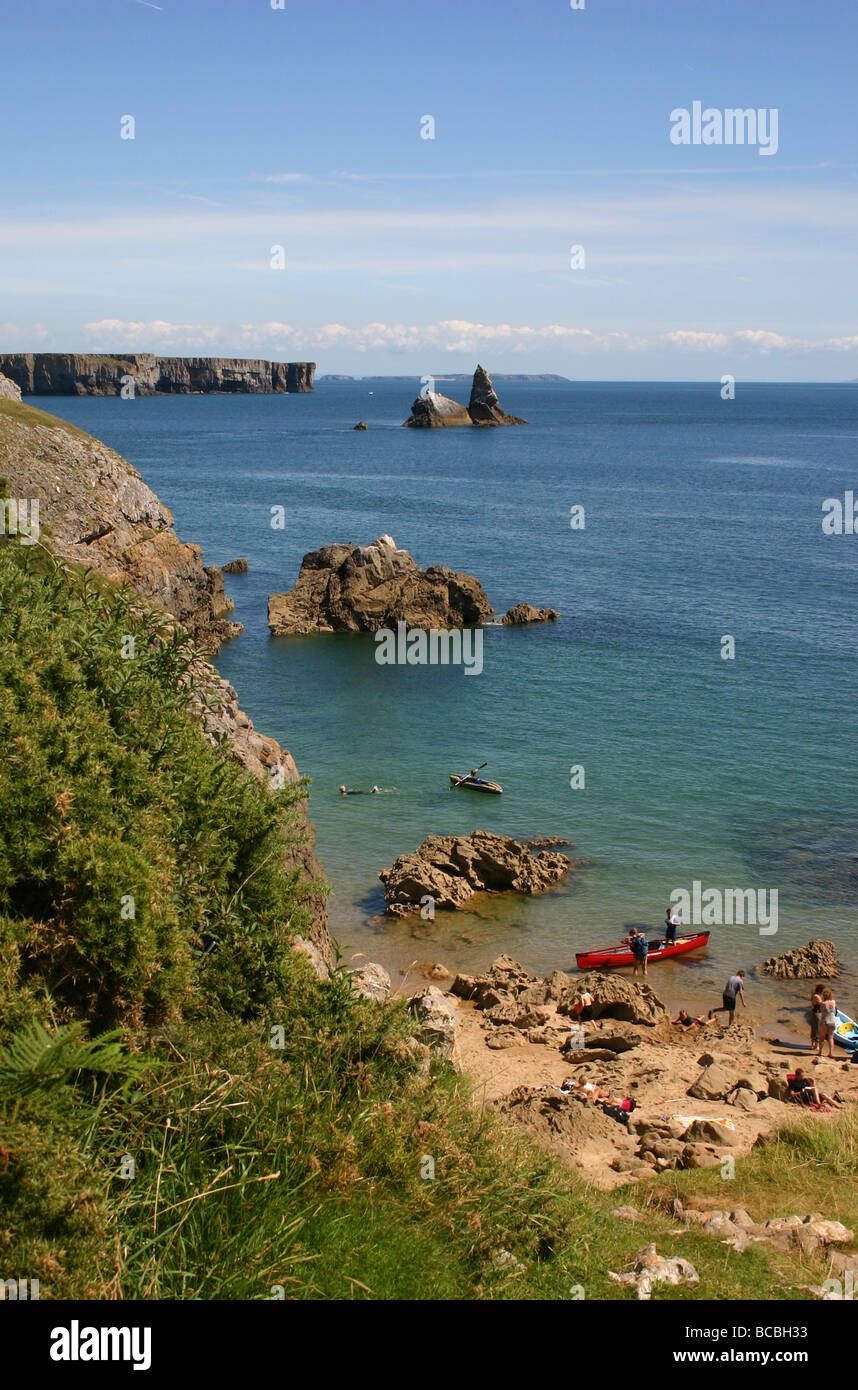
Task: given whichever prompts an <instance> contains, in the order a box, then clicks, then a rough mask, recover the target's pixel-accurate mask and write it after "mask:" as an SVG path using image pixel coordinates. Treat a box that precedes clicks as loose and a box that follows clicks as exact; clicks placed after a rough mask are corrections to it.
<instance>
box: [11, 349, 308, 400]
mask: <svg viewBox="0 0 858 1390" xmlns="http://www.w3.org/2000/svg"><path fill="white" fill-rule="evenodd" d="M315 370H316V364H315V362H266V361H264V360H263V359H262V358H242V357H154V356H153V355H152V354H151V353H127V354H124V355H113V354H104V353H76V352H75V353H62V352H7V353H0V372H3V373H4V374H5V375H6V376H7V377H9V378H10V380H12V381H14V382H15V383H16V385H17V386H19V387H20V388H21V391H22V392H23V394H24V395H25V396H115V395H118V394H119V392H120V390H121V388H122V386H123V384H125V385H126V386H127V385H128V383H127V381H126V382H125V383H123V381H122V378H123V377H125V378H129V377H130V378H131V380H132V382H133V389H134V394H135V395H138V396H154V395H159V394H163V395H175V394H179V395H189V394H191V393H195V392H201V393H206V392H214V391H220V392H233V393H239V394H247V393H251V394H258V393H267V392H278V393H279V392H290V393H292V392H306V391H312V390H313V375H314V373H315Z"/></svg>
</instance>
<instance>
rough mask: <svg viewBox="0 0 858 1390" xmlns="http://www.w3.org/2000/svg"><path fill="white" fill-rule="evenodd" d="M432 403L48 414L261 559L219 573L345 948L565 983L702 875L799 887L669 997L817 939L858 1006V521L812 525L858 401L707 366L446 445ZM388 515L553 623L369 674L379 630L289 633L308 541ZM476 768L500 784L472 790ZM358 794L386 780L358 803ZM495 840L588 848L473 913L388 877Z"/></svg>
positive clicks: (556, 397) (726, 937)
mask: <svg viewBox="0 0 858 1390" xmlns="http://www.w3.org/2000/svg"><path fill="white" fill-rule="evenodd" d="M442 389H443V388H442ZM448 389H449V394H451V395H456V394H457V393H458V394H460V395H461V394H462V391H463V388H462V387H461V386H459V385H458V384H457V386H456V387H450V388H448ZM464 389H466V388H464ZM370 391H373V393H374V394H373V395H370V394H369V392H370ZM415 393H416V386H415V388H412V387H410V386H409V385H408V384H407V383H396V384H395V383H380V382H368V383H360V382H356V383H341V384H330V385H326V384H325V383H322V384H321V385H320V386H319V387H318V388H317V390H316V392H315V394H313V395H308V396H295V397H292V396H289V397H286V396H273V397H250V396H240V397H214V396H208V397H167V398H157V399H142V400H137V401H133V402H126V401H120V400H117V399H87V398H84V399H71V398H63V399H54V400H45V401H40V402H38V403H39V404H41V405H44V406H45V408H46V409H49V410H53V411H55V413H57V414H59V415H62V416H64V417H65V418H67V419H70V420H72V421H74V423H76V424H79V425H81V426H82V427H83V428H85V429H87V430H90V431H91V432H92V433H94V434H96V435H98V436H99V437H100V438H102V439H104V440H106V441H107V442H108V443H110V444H112V445H113V446H114V447H116V448H118V449H119V450H120V451H121V452H122V453H123V454H125V456H126V457H127V458H129V459H130V460H131V461H132V462H133V463H134V464H135V465H136V466H137V467H138V468H139V469H140V471H141V472H142V474H143V476H144V477H145V479H146V481H147V482H148V483H149V484H150V485H151V486H152V487H154V488H155V490H156V491H157V492H158V493H159V495H160V496H161V497H162V498H163V500H164V501H165V502H166V503H167V504H168V505H169V506H170V507H171V509H172V510H173V512H174V514H175V517H176V523H177V527H178V529H179V532H180V534H181V535H182V536H183V538H185V539H192V540H195V541H197V542H199V543H200V544H201V545H202V546H203V547H204V551H205V557H206V560H207V561H208V562H210V563H223V562H225V561H227V560H229V559H231V558H233V557H234V556H236V555H246V556H247V558H248V560H249V564H250V572H249V574H248V575H246V576H241V577H235V578H232V579H230V578H228V579H227V585H228V588H229V592H230V593H231V594H232V596H233V598H234V599H235V604H236V615H235V616H236V617H237V618H239V619H240V620H241V621H242V622H243V623H244V624H245V632H244V633H243V635H242V636H241V637H239V638H238V639H237V640H236V641H235V642H233V643H232V644H230V645H229V646H228V647H227V648H225V649H224V650H223V651H222V652H221V654H220V656H219V658H218V663H217V664H218V666H219V668H220V670H221V671H222V672H223V674H224V675H225V676H227V677H228V678H229V679H230V680H231V681H232V683H233V684H234V685H235V687H236V689H237V690H238V693H239V697H240V701H241V704H242V705H243V707H244V708H245V709H246V710H247V711H248V713H249V714H250V715H251V716H252V718H253V719H254V721H255V722H256V724H257V726H258V727H259V728H261V729H263V730H264V731H265V732H267V733H271V734H273V735H274V736H275V737H276V738H278V739H279V740H281V742H283V743H285V744H286V746H287V747H289V748H290V749H291V751H292V752H293V754H294V755H295V757H296V760H297V762H298V764H299V766H300V767H301V769H302V771H304V772H307V773H309V774H310V775H311V776H312V778H313V797H312V807H311V810H312V816H313V819H314V820H315V822H316V826H317V830H318V848H319V853H320V856H321V858H322V860H323V863H324V865H325V868H326V870H327V873H328V876H329V879H330V881H331V883H332V885H333V890H334V891H333V894H332V898H331V921H332V926H333V929H334V931H335V933H336V935H337V936H338V937H339V939H340V940H341V942H342V943H344V944H345V945H347V946H349V947H350V948H352V949H355V950H360V951H363V952H365V953H366V954H367V955H369V956H370V957H371V958H373V959H377V960H381V961H382V962H384V963H385V964H387V965H388V966H389V967H391V968H392V969H394V970H398V969H401V968H405V967H407V966H408V965H409V964H411V963H412V962H414V961H419V960H426V959H442V960H444V961H446V962H447V963H448V964H449V965H450V966H451V967H460V968H472V967H475V966H479V965H481V964H483V963H485V962H487V961H488V960H489V959H491V958H492V956H494V955H495V954H497V953H498V952H499V951H501V950H506V951H509V952H510V953H511V954H513V955H515V956H516V957H518V958H519V959H521V960H522V961H523V962H524V963H525V964H526V965H528V966H530V967H531V968H533V969H537V970H547V969H552V968H555V967H560V968H568V967H570V966H574V952H575V950H576V949H577V950H580V949H583V948H584V947H588V946H594V945H599V944H603V943H604V942H606V941H610V940H612V939H614V938H616V936H617V935H618V934H619V930H620V928H621V927H622V926H623V925H624V924H626V923H629V922H638V923H645V924H649V925H651V926H652V927H653V929H655V928H656V927H657V926H658V925H659V924H660V923H661V921H662V918H663V913H664V907H665V905H666V902H667V898H668V895H669V893H670V892H671V890H673V889H674V888H680V887H685V888H688V889H690V888H691V885H692V882H693V881H694V880H695V879H697V880H700V881H701V882H702V883H703V886H704V887H720V888H726V887H732V888H758V887H764V888H767V889H771V888H777V889H778V893H779V930H778V934H777V936H775V937H760V936H759V934H758V931H757V928H755V927H741V926H733V927H728V926H723V927H715V928H714V929H713V940H712V943H711V945H710V949H709V951H708V953H706V954H705V955H704V956H701V957H699V958H691V959H688V960H684V961H679V962H675V963H665V964H664V965H659V966H657V967H655V969H654V971H653V978H654V979H656V983H657V986H658V987H659V988H660V989H661V991H662V992H663V993H664V994H665V995H666V996H667V997H668V998H669V999H671V1000H672V1001H674V1002H687V1003H688V1004H689V1007H690V1006H691V1005H692V1004H696V1003H703V1002H713V1003H714V1002H717V996H718V995H720V988H721V984H722V981H723V978H724V977H725V975H726V973H728V972H730V971H732V970H733V969H734V968H736V967H737V966H739V965H743V966H744V967H745V968H746V969H747V970H749V971H751V970H752V968H753V967H754V966H756V965H758V964H759V963H760V962H761V961H762V960H763V959H764V958H765V957H766V956H768V955H770V954H773V953H774V952H775V951H781V950H785V949H787V948H788V947H790V946H794V945H797V944H800V943H802V942H804V941H807V940H808V939H809V938H810V937H811V936H824V937H827V938H830V939H833V940H835V941H836V942H837V944H838V947H839V950H840V953H841V956H842V957H843V958H844V960H845V961H846V962H847V967H848V970H847V975H846V977H845V980H844V982H843V985H842V986H841V991H840V993H841V994H842V996H843V1003H844V1005H845V1006H846V1007H847V1008H848V1009H850V1011H851V1012H853V1013H855V1012H858V974H856V972H855V971H854V969H853V967H852V961H853V960H854V953H855V948H856V944H858V891H856V890H858V806H856V795H855V791H856V772H855V765H856V750H858V737H856V735H858V718H856V705H855V698H854V694H855V685H856V662H855V645H856V637H855V607H856V603H855V600H856V574H857V573H858V537H855V536H847V535H843V536H839V537H837V536H825V535H824V534H823V532H822V527H821V520H822V502H823V500H824V499H825V498H827V497H832V496H840V497H842V496H843V494H844V491H845V490H846V489H848V488H852V487H854V485H855V484H856V482H858V474H856V467H855V457H856V441H858V414H857V413H856V405H858V388H856V387H851V386H819V385H814V386H804V385H799V386H792V385H781V386H768V385H744V386H743V385H742V384H741V383H739V386H738V388H737V397H736V400H735V401H732V402H725V401H722V400H721V398H720V390H719V387H718V386H717V385H715V384H712V385H699V384H685V385H664V384H635V385H629V384H625V383H623V384H612V383H605V384H600V383H596V384H593V383H580V384H569V385H566V386H563V385H548V384H540V383H529V384H524V383H521V384H519V383H515V384H513V383H508V384H504V386H503V389H502V392H501V395H502V399H503V403H504V405H505V407H506V408H507V409H508V410H510V411H513V412H515V413H516V414H520V415H523V416H525V417H526V418H527V419H529V420H530V421H531V422H532V423H531V424H530V425H529V426H528V427H527V428H517V429H513V428H510V429H501V430H445V431H431V432H425V433H424V432H419V431H412V430H403V429H402V428H401V427H400V426H401V422H402V420H403V419H404V418H405V417H406V415H407V414H408V409H409V406H410V401H411V398H412V397H413V395H414V394H415ZM358 419H364V420H366V421H367V423H368V424H369V430H368V432H366V433H362V432H358V433H355V432H354V431H353V429H352V426H353V424H354V423H355V421H356V420H358ZM856 491H858V488H856ZM277 505H282V506H283V507H284V508H285V527H284V529H283V530H272V528H271V526H270V524H269V520H270V508H271V507H272V506H277ZM574 505H583V506H584V508H585V510H586V528H585V529H584V530H583V531H573V530H571V529H570V525H569V515H570V508H571V507H572V506H574ZM383 532H389V533H391V534H392V535H393V536H394V537H395V538H396V541H397V543H398V544H399V545H401V546H404V547H406V548H407V549H409V550H410V551H411V553H412V554H413V555H414V557H415V558H416V559H417V560H418V561H419V562H420V563H421V564H424V565H427V564H431V563H443V564H447V565H450V566H452V567H453V568H455V569H462V570H466V571H468V572H470V573H473V574H475V575H477V576H478V577H479V578H480V580H481V581H482V582H483V584H484V585H485V587H486V589H487V591H488V593H489V596H490V598H491V600H492V602H493V604H494V606H495V608H496V609H497V611H498V612H499V613H502V612H503V611H504V610H505V609H506V608H507V607H509V606H510V605H511V604H512V603H514V602H516V601H518V600H519V599H527V600H529V601H531V602H533V603H536V604H539V605H545V604H550V605H552V606H554V607H556V608H558V609H559V610H560V612H561V614H562V620H561V622H559V623H558V624H555V625H550V626H539V627H534V628H531V629H514V630H511V629H505V628H487V629H486V630H485V634H484V670H483V673H482V674H481V675H479V676H474V677H466V676H464V674H463V672H462V671H461V670H459V669H447V668H437V667H436V668H431V667H382V666H379V665H378V664H376V662H375V660H374V652H375V644H374V643H373V641H372V639H371V638H368V637H367V638H364V637H346V636H331V637H316V638H293V639H277V640H272V639H270V638H269V635H268V631H267V626H266V601H267V596H268V594H269V593H270V592H272V591H277V590H282V589H287V588H290V587H291V586H292V584H293V583H294V581H295V578H296V576H297V572H298V568H299V565H300V561H301V557H302V555H303V554H304V553H305V552H306V551H308V550H312V549H315V548H317V547H318V546H321V545H324V544H327V543H329V542H331V541H334V540H354V541H357V542H362V543H367V542H369V541H372V540H373V539H375V537H376V536H378V535H380V534H381V533H383ZM724 634H730V635H732V636H733V637H734V638H735V642H736V658H735V660H733V661H725V660H722V658H721V639H722V636H723V635H724ZM485 760H487V762H488V767H487V769H486V775H487V776H491V777H494V778H496V779H498V780H499V781H501V782H502V783H503V785H504V788H505V792H504V796H503V797H502V798H485V797H483V798H478V797H477V796H475V795H474V794H468V793H464V792H451V791H450V790H449V789H448V782H447V774H448V773H449V772H452V771H455V770H459V769H466V768H467V767H470V766H472V765H473V764H474V763H481V762H483V761H485ZM573 764H583V765H584V768H585V775H586V789H584V790H572V789H571V788H570V785H569V783H570V767H571V766H572V765H573ZM341 782H346V783H348V784H349V785H350V786H364V787H369V786H371V785H372V783H374V782H377V783H379V784H380V785H381V786H382V787H383V788H385V789H386V790H385V793H384V794H383V795H382V796H373V797H370V796H364V797H349V798H345V799H343V798H340V797H339V796H338V794H337V787H338V785H339V783H341ZM477 826H479V827H482V828H485V829H489V830H497V831H503V832H507V833H511V834H514V835H528V836H529V835H542V834H546V835H561V836H564V837H566V838H568V839H569V840H570V841H572V842H573V844H574V850H573V851H571V852H572V853H574V854H576V855H580V856H582V857H583V858H585V859H586V860H587V861H588V866H587V867H586V868H585V869H582V870H581V871H580V872H579V873H578V874H576V875H575V877H574V879H572V880H571V881H570V883H569V885H568V886H567V887H565V888H563V889H561V890H559V891H556V892H553V893H550V894H548V895H546V896H544V897H540V898H535V899H532V900H520V899H516V900H512V899H510V900H507V899H504V900H501V899H492V900H490V901H488V902H486V903H483V904H482V905H481V907H480V911H479V914H467V915H464V914H439V916H438V917H437V918H436V921H435V923H434V924H428V923H420V922H413V921H410V922H407V923H404V924H403V923H390V922H389V921H387V920H386V919H385V918H382V917H380V916H379V914H380V912H381V910H382V908H383V898H382V894H381V885H380V884H379V882H378V878H377V875H378V870H379V869H380V868H381V867H383V866H384V865H386V864H389V863H390V862H391V861H392V860H393V859H394V858H395V856H396V855H397V854H399V853H402V852H404V851H406V850H410V849H412V848H414V847H415V846H416V845H417V844H418V843H419V842H420V841H421V840H422V839H423V838H424V836H425V835H427V834H432V833H435V834H438V833H448V832H449V833H452V832H467V831H470V830H472V829H474V828H475V827H477ZM658 982H660V984H659V983H658ZM805 993H806V990H805V988H804V986H803V985H801V986H790V987H787V988H786V989H785V988H784V987H783V986H778V987H777V989H775V987H773V986H772V985H771V984H770V983H769V982H768V981H767V980H766V979H765V978H762V977H755V976H753V975H751V977H750V985H749V998H750V999H752V1000H753V1002H754V1004H755V1008H756V1010H757V1014H758V1016H759V1015H760V1013H761V1012H762V1014H763V1015H764V1016H765V1017H767V1018H777V1019H779V1020H780V1022H781V1024H782V1026H783V1027H784V1028H786V1027H788V1026H789V1025H790V1024H792V1025H794V1026H797V1027H801V1024H800V1019H801V1013H800V1010H799V1003H800V1000H802V999H803V998H804V995H805Z"/></svg>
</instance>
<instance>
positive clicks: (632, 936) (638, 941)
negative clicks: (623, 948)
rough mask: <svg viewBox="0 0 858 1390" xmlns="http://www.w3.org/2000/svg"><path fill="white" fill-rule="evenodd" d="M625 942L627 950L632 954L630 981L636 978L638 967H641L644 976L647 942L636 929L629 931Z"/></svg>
mask: <svg viewBox="0 0 858 1390" xmlns="http://www.w3.org/2000/svg"><path fill="white" fill-rule="evenodd" d="M626 942H627V943H628V946H629V950H630V951H631V953H632V961H633V966H634V968H633V970H632V979H635V977H636V976H637V973H638V966H639V965H640V966H642V968H643V973H644V975H646V973H647V969H646V961H647V956H648V955H649V941H648V940H647V937H646V933H645V932H642V931H638V929H637V927H632V929H631V931H630V932H629V934H628V936H627V937H626Z"/></svg>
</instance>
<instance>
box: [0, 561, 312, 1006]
mask: <svg viewBox="0 0 858 1390" xmlns="http://www.w3.org/2000/svg"><path fill="white" fill-rule="evenodd" d="M0 594H2V628H3V640H2V642H0V739H2V747H3V753H4V777H3V778H2V779H0V824H2V825H3V836H2V840H0V961H2V962H3V972H4V974H3V976H0V979H2V978H5V979H6V982H7V988H8V984H9V970H10V961H11V960H12V959H13V958H14V957H15V956H17V960H18V972H19V975H20V978H21V980H22V981H26V979H27V978H28V977H33V976H37V977H38V979H39V981H40V984H41V986H42V987H44V988H45V989H46V990H47V991H48V992H49V993H50V995H51V998H52V1000H53V1001H54V1004H55V1006H56V1007H57V1009H59V1010H60V1011H61V1012H63V1013H64V1015H65V1016H67V1017H78V1016H83V1017H86V1018H88V1019H90V1020H91V1021H92V1022H93V1023H94V1024H95V1025H96V1026H102V1025H108V1026H109V1025H110V1024H112V1023H115V1022H121V1023H125V1024H127V1025H129V1026H131V1027H134V1028H139V1027H142V1026H145V1027H153V1026H155V1025H157V1024H161V1023H163V1022H164V1021H166V1020H167V1019H169V1018H171V1017H175V1016H176V1015H177V1014H180V1013H182V1012H185V1011H187V1010H188V1009H192V1008H193V1007H195V1006H197V1005H198V1004H199V1003H200V1001H202V1002H205V1001H206V1000H209V1001H212V1000H218V999H219V1000H221V1001H222V1002H223V1003H224V1006H225V1007H227V1008H228V1009H229V1010H230V1011H232V1012H238V1013H241V1014H245V1015H248V1016H249V1015H250V1014H252V1012H253V1011H254V1009H257V1008H260V1007H262V1006H263V1005H265V1004H266V1003H267V1002H268V1001H269V1000H270V999H271V998H273V997H276V995H277V994H278V992H279V991H280V990H281V988H282V985H283V978H284V977H283V969H284V957H285V956H286V954H287V952H288V937H289V935H290V933H291V932H294V931H300V930H301V929H302V927H305V926H306V922H307V913H306V910H305V908H304V907H302V906H301V905H300V903H299V893H298V881H299V874H298V872H297V871H295V872H292V873H291V874H290V873H286V872H284V869H283V856H284V853H285V852H286V850H287V849H288V848H289V846H290V844H292V843H294V835H295V829H294V821H295V815H294V810H293V807H294V804H295V802H296V801H297V800H298V799H299V798H300V797H302V796H305V795H306V789H305V788H303V787H301V786H288V785H287V786H285V787H284V788H283V789H281V790H279V791H277V792H274V793H269V792H268V791H267V790H266V789H263V788H261V787H260V786H259V785H258V784H257V783H256V781H255V779H254V778H253V777H252V776H251V775H250V774H249V773H248V772H246V771H245V770H244V769H242V768H241V767H240V766H239V765H238V764H237V763H236V762H235V761H234V759H233V758H232V757H231V756H230V753H229V750H228V749H227V748H220V749H215V748H212V747H211V746H210V745H209V744H208V743H207V741H206V739H205V738H204V736H203V734H202V732H201V731H200V729H199V727H198V726H197V724H196V723H195V722H194V721H193V720H192V719H191V718H189V716H188V714H187V706H188V701H189V684H190V671H191V667H192V663H193V661H194V659H195V657H196V656H197V653H196V652H195V651H194V649H193V647H192V645H191V643H190V642H189V641H188V639H187V638H186V637H184V636H183V635H182V634H181V633H180V632H178V631H170V630H169V629H168V628H167V626H166V624H165V623H162V622H161V621H160V620H158V619H157V618H155V617H154V616H148V617H141V616H139V615H137V614H136V613H135V611H134V609H133V606H132V602H131V599H130V598H129V597H128V596H127V595H125V594H123V593H116V592H115V591H113V590H112V589H110V588H109V587H107V586H105V584H104V583H103V582H96V581H95V580H94V579H93V578H92V577H91V576H87V575H84V576H82V577H80V578H79V579H76V580H72V579H70V577H69V575H68V574H67V573H63V572H56V573H46V572H45V567H44V565H43V564H39V563H38V562H34V561H33V560H32V559H31V558H30V557H29V556H28V555H27V554H26V552H25V551H23V550H22V549H21V548H20V547H11V546H8V545H6V546H0ZM132 650H133V652H134V655H133V656H130V657H126V658H125V659H124V658H123V653H128V652H129V651H132Z"/></svg>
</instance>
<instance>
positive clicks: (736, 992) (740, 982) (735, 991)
mask: <svg viewBox="0 0 858 1390" xmlns="http://www.w3.org/2000/svg"><path fill="white" fill-rule="evenodd" d="M737 999H741V1001H742V1008H743V1009H746V1008H747V1007H748V1006H747V1004H746V1003H745V972H744V970H737V971H736V973H735V975H731V976H730V978H729V980H728V981H727V983H726V985H725V986H724V993H723V995H722V997H721V1007H720V1009H710V1010H709V1017H710V1018H714V1017H715V1015H716V1014H726V1015H727V1027H728V1028H730V1027H732V1024H733V1016H734V1014H735V1012H736V1000H737Z"/></svg>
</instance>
